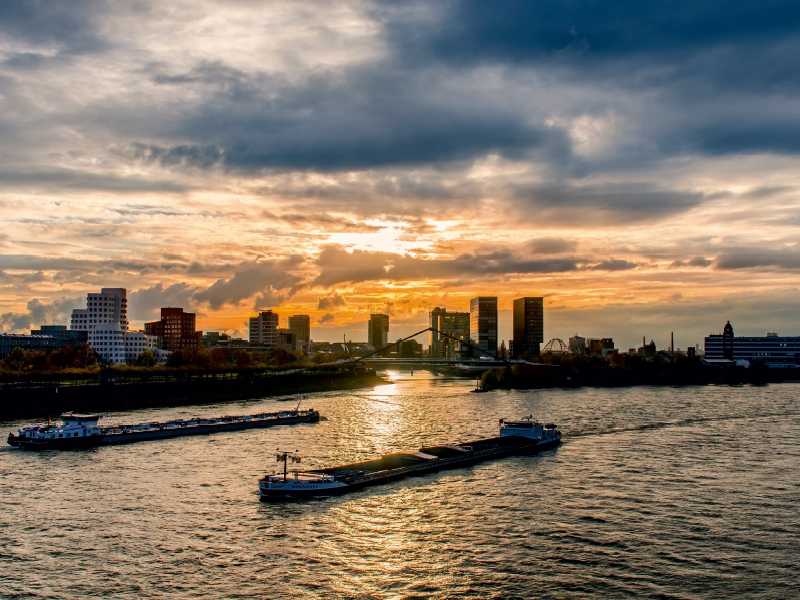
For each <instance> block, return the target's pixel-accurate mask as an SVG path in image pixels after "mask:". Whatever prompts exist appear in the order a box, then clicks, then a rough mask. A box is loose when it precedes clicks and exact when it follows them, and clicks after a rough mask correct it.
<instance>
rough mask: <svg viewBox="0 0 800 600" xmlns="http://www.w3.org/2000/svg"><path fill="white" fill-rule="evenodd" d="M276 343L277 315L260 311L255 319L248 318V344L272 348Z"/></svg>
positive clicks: (269, 311)
mask: <svg viewBox="0 0 800 600" xmlns="http://www.w3.org/2000/svg"><path fill="white" fill-rule="evenodd" d="M277 342H278V313H274V312H272V310H261V311H259V312H258V316H257V317H250V343H251V344H257V345H259V346H261V345H263V346H274V345H275V344H276V343H277Z"/></svg>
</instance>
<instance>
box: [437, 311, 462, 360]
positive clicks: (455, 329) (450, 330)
mask: <svg viewBox="0 0 800 600" xmlns="http://www.w3.org/2000/svg"><path fill="white" fill-rule="evenodd" d="M428 315H429V317H430V326H431V329H432V331H431V332H430V335H429V336H428V356H429V357H430V358H458V356H457V353H456V346H457V344H458V342H457V340H454V339H452V338H462V337H469V313H467V312H447V309H446V308H439V307H438V306H437V307H436V308H434V309H433V310H432V311H431V312H430V313H428ZM440 332H441V333H446V334H447V335H449V336H452V337H447V336H443V335H441V333H440Z"/></svg>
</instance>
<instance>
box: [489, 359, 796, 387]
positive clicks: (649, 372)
mask: <svg viewBox="0 0 800 600" xmlns="http://www.w3.org/2000/svg"><path fill="white" fill-rule="evenodd" d="M797 376H798V370H797V369H770V368H769V367H765V366H763V365H757V366H754V367H751V368H749V369H746V368H744V367H723V368H720V367H709V366H704V365H702V364H701V363H700V362H699V361H691V362H690V361H684V362H674V363H667V362H664V363H653V362H641V363H637V364H635V365H633V366H630V367H621V366H614V365H609V364H608V363H606V362H605V361H593V360H588V361H580V362H577V361H575V362H572V363H566V362H565V363H563V364H561V365H541V366H521V365H514V366H512V367H511V368H510V369H509V368H504V369H498V370H494V371H486V372H484V373H483V375H482V376H481V382H480V389H479V391H484V392H488V391H491V390H497V389H502V390H511V389H515V390H529V389H545V388H577V387H632V386H644V385H647V386H671V387H672V386H692V385H715V384H716V385H746V384H751V385H765V384H768V383H783V382H789V381H792V380H795V379H797Z"/></svg>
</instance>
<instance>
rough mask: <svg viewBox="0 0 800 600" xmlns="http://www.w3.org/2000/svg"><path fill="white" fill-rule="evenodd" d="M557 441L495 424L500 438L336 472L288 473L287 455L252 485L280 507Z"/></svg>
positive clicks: (546, 432) (546, 430)
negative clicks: (279, 470) (274, 471)
mask: <svg viewBox="0 0 800 600" xmlns="http://www.w3.org/2000/svg"><path fill="white" fill-rule="evenodd" d="M560 441H561V431H559V429H558V426H557V425H555V424H553V423H547V424H542V423H539V422H538V421H534V420H533V417H532V416H531V417H528V418H527V419H523V420H521V421H505V420H503V419H501V420H500V435H499V436H498V437H494V438H488V439H483V440H475V441H472V442H464V443H462V444H457V445H445V446H430V447H426V448H420V449H419V450H418V451H416V452H396V453H393V454H387V455H385V456H382V457H381V458H378V459H375V460H368V461H363V462H358V463H352V464H349V465H342V466H339V467H330V468H325V469H316V470H311V471H303V472H301V471H293V472H291V473H289V471H288V462H289V460H291V461H292V462H300V458H299V457H297V456H296V455H293V453H290V452H280V451H279V453H278V454H277V460H278V462H283V473H282V474H273V475H266V476H264V477H263V478H261V479H260V480H259V481H258V488H259V492H260V494H261V499H262V500H264V501H280V500H291V499H301V498H313V497H321V496H332V495H339V494H346V493H348V492H352V491H355V490H359V489H362V488H365V487H371V486H373V485H380V484H383V483H389V482H390V481H397V480H398V479H403V478H405V477H412V476H415V475H424V474H426V473H432V472H435V471H442V470H445V469H458V468H461V467H465V466H468V465H474V464H476V463H480V462H484V461H487V460H493V459H496V458H501V457H504V456H511V455H518V454H527V453H533V452H538V451H539V450H543V449H546V448H552V447H553V446H555V445H557V444H558V443H559V442H560Z"/></svg>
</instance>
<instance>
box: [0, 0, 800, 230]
mask: <svg viewBox="0 0 800 600" xmlns="http://www.w3.org/2000/svg"><path fill="white" fill-rule="evenodd" d="M159 6H160V5H157V4H153V5H151V6H148V5H147V4H146V3H137V4H136V5H135V6H134V7H133V8H121V7H120V5H106V4H105V3H100V2H88V1H81V2H71V3H68V4H67V3H59V2H47V1H43V2H19V3H3V4H0V35H2V36H4V37H6V38H8V39H9V40H12V42H16V43H19V44H22V43H23V42H24V43H26V44H27V45H29V46H30V45H33V46H36V45H38V46H43V47H44V46H48V47H50V46H54V47H55V48H56V52H59V53H63V54H65V55H67V54H68V55H69V56H70V57H72V56H77V55H79V54H81V53H85V52H89V51H96V52H99V53H102V52H107V53H108V54H109V56H113V54H114V52H128V51H129V50H126V49H125V48H130V47H132V46H135V45H136V44H140V45H141V46H139V47H138V49H139V50H141V51H142V52H143V55H146V58H147V59H150V60H147V61H146V62H142V63H141V64H140V65H137V69H138V70H137V71H136V72H135V74H133V73H131V72H126V73H127V75H126V76H130V77H141V78H143V81H141V82H140V83H141V84H142V88H143V89H145V87H146V86H149V87H150V88H155V92H153V93H152V94H148V93H142V95H141V96H140V97H139V96H133V97H125V98H118V97H116V96H115V95H114V93H113V92H110V93H109V94H107V95H106V94H104V95H103V98H102V101H101V102H97V103H91V102H89V103H87V104H86V105H84V104H83V103H77V104H79V105H80V107H79V108H74V109H71V110H70V111H68V112H65V113H64V114H59V112H58V107H57V106H56V107H55V108H53V109H51V110H50V111H49V112H48V113H47V114H46V115H45V116H46V117H47V118H46V119H44V120H43V121H42V124H38V121H37V119H36V116H37V115H38V114H39V113H37V112H36V111H37V110H41V108H40V107H39V105H40V104H43V103H37V102H31V101H30V99H28V98H26V97H25V95H24V94H26V93H30V92H29V91H26V86H23V85H21V83H20V82H19V80H17V79H15V78H14V77H7V78H0V97H7V98H8V100H7V102H8V103H9V110H8V114H12V113H15V112H18V111H21V112H22V113H23V114H26V115H27V116H28V119H27V123H28V127H30V128H31V129H35V128H36V127H40V128H41V129H40V130H37V133H36V134H34V133H30V132H28V131H27V130H24V129H23V128H21V126H20V125H19V123H18V122H17V119H12V118H9V117H2V116H0V139H2V138H3V137H5V138H6V139H7V140H10V139H12V136H11V135H8V134H6V135H4V133H5V132H6V131H9V132H13V133H14V136H13V139H14V140H15V141H14V156H15V157H18V158H19V160H20V161H23V160H24V159H25V156H26V152H27V151H29V150H28V149H27V147H26V143H28V142H30V140H33V139H47V138H48V136H49V135H50V134H52V133H53V132H55V131H57V130H61V129H70V130H76V131H82V132H84V137H85V138H86V139H91V138H92V137H93V135H92V134H93V132H98V137H99V138H102V139H101V141H100V142H98V143H99V144H101V145H102V144H103V143H105V141H106V138H105V137H104V136H105V135H106V134H107V135H108V138H110V143H108V144H106V145H105V146H103V148H105V149H106V150H107V151H108V153H109V156H110V157H111V162H113V163H114V164H116V165H119V164H123V165H128V164H130V163H138V164H141V165H145V166H148V167H153V168H154V169H162V170H179V169H184V170H189V171H199V172H204V171H205V172H208V173H209V174H214V175H216V174H225V171H226V170H227V171H228V174H230V172H234V174H237V175H238V174H242V175H245V176H251V175H252V176H261V175H263V174H265V173H266V174H269V175H272V176H276V177H277V176H278V175H280V174H285V173H286V172H289V173H292V174H294V173H297V172H306V173H315V172H327V173H331V172H339V173H343V174H345V176H348V175H350V174H352V172H353V171H359V174H358V175H359V177H357V178H354V179H358V181H357V182H356V185H355V188H356V189H355V190H354V189H353V188H351V187H348V185H345V184H344V183H343V182H342V183H339V184H338V185H328V182H327V180H325V181H324V182H323V183H320V182H319V181H317V182H308V184H307V185H306V186H305V187H303V186H300V187H298V188H296V189H294V190H293V189H290V188H289V187H286V188H278V189H277V190H276V191H277V192H279V193H286V194H288V195H292V194H294V195H295V196H298V197H299V196H304V195H310V196H313V197H315V198H322V199H326V198H330V199H332V200H333V201H336V202H337V203H342V202H346V203H347V207H348V208H350V207H352V206H354V205H357V204H358V203H366V204H368V205H371V206H373V207H374V206H375V204H376V203H375V201H374V199H375V198H376V197H380V199H381V200H386V199H389V198H401V199H402V200H403V201H404V202H408V203H409V206H408V207H401V208H404V209H407V210H405V211H402V210H398V211H397V212H398V213H400V212H406V213H410V212H416V211H419V210H424V208H420V205H421V204H423V202H422V201H425V200H433V201H435V202H437V203H438V202H444V201H449V202H453V203H455V202H464V201H465V200H472V199H474V198H475V197H478V196H480V195H481V194H482V193H486V192H487V191H488V192H489V194H488V195H486V196H484V197H498V196H500V197H501V198H503V197H505V196H504V195H503V194H502V193H500V194H498V195H495V194H494V193H493V192H495V191H497V190H487V189H486V188H483V187H481V185H482V183H481V182H479V181H476V180H475V179H473V178H470V177H467V176H466V173H467V169H469V168H470V167H471V166H472V165H473V164H474V161H476V160H478V159H481V158H483V157H486V156H487V155H491V154H496V155H499V156H501V157H505V158H508V159H513V160H521V161H528V162H529V163H530V164H532V165H537V166H539V165H544V166H545V167H547V171H546V173H547V175H546V178H547V179H548V180H549V181H550V182H551V183H545V184H541V183H535V184H526V183H515V184H514V185H510V186H508V188H507V190H510V194H511V195H512V199H513V200H514V201H515V202H514V203H515V204H516V205H517V207H518V208H519V214H523V213H524V211H525V210H526V209H528V210H529V213H528V214H529V215H530V216H529V219H530V220H544V222H546V223H553V222H556V221H557V222H563V221H565V220H572V221H574V219H575V215H576V214H579V215H581V216H582V217H583V218H599V219H600V220H599V221H598V222H600V223H602V224H606V223H611V222H614V223H619V222H633V221H647V220H656V219H660V218H664V217H666V216H670V215H673V214H675V213H679V212H682V211H686V210H688V209H690V208H693V207H695V206H698V205H699V204H701V203H702V202H703V201H704V200H706V199H707V197H706V196H703V195H702V194H694V193H691V192H684V191H681V190H670V189H669V187H670V182H664V183H663V184H662V185H654V184H619V185H615V184H605V185H599V184H595V185H592V186H589V185H581V186H578V185H576V182H581V181H585V180H587V179H588V177H587V176H589V175H592V174H596V173H599V174H603V173H604V172H612V171H615V170H627V171H636V170H640V169H644V168H646V167H650V166H652V165H653V164H657V163H658V161H659V160H663V159H664V158H671V157H674V156H686V155H713V156H716V155H726V154H747V153H754V152H758V153H784V154H795V153H798V152H800V106H798V104H797V102H796V101H795V100H794V99H795V98H796V97H797V92H798V90H800V63H798V61H796V60H795V58H794V57H795V56H797V55H798V54H800V36H798V33H799V32H800V5H797V4H796V3H790V2H780V1H777V0H768V1H765V2H760V3H734V4H730V3H728V2H722V1H720V0H714V1H713V2H706V3H700V4H683V3H670V4H663V3H642V2H634V1H632V0H624V1H617V2H612V3H596V2H593V1H590V0H575V1H573V0H569V1H567V0H562V1H545V2H524V1H522V0H507V1H504V2H500V3H486V2H478V1H472V0H462V1H459V0H454V1H450V2H446V3H436V2H425V3H416V4H403V5H398V4H397V3H385V2H375V3H372V4H367V5H366V6H367V11H368V13H369V14H370V15H371V16H372V17H373V18H374V19H376V23H377V24H378V34H377V38H376V40H375V46H376V47H377V48H379V49H380V51H376V52H375V54H374V55H371V56H372V57H371V58H368V59H364V60H351V61H350V62H347V61H345V62H344V63H341V64H337V65H336V66H333V67H329V66H324V64H322V63H320V64H318V65H315V66H314V67H313V68H305V67H297V68H294V70H293V67H284V70H283V71H280V70H272V71H267V70H264V71H260V70H258V69H250V70H248V69H247V68H246V67H242V66H239V67H238V68H237V67H234V66H231V65H229V64H226V63H225V62H224V61H223V60H222V59H218V58H212V59H206V60H198V61H197V62H196V63H195V64H194V65H191V64H188V65H186V64H181V62H180V61H179V60H174V61H173V57H172V56H171V55H170V53H169V52H168V51H164V52H162V53H161V54H159V55H155V54H150V55H148V48H147V46H146V43H147V42H146V41H144V40H146V39H147V38H146V36H144V37H141V38H139V37H136V36H133V37H132V38H131V40H128V41H127V42H126V43H127V44H129V46H124V45H123V44H122V42H121V41H120V40H116V39H114V38H113V36H108V37H107V38H104V37H103V36H102V35H101V33H100V32H102V31H104V29H103V23H104V20H108V21H109V22H110V20H111V19H112V18H115V19H118V20H119V19H120V15H122V14H123V11H125V10H127V11H128V13H130V14H126V15H124V16H125V17H126V18H132V19H136V20H137V26H138V29H137V31H138V32H139V33H140V34H141V32H145V33H147V32H149V29H148V27H149V25H150V22H151V21H152V22H154V21H155V19H156V18H157V16H156V11H155V8H154V7H159ZM364 6H365V5H359V9H361V8H363V7H364ZM109 7H110V8H109ZM165 10H166V9H165ZM220 10H224V7H222V5H220ZM194 13H195V14H193V11H186V12H185V13H183V14H182V18H185V19H187V20H192V19H201V18H203V19H205V18H208V19H209V21H211V20H213V19H212V17H213V7H212V8H211V9H209V10H208V11H207V12H206V13H203V11H202V10H199V9H198V10H196V11H194ZM201 13H203V14H201ZM181 41H182V42H185V40H181ZM22 45H24V44H22ZM287 52H288V53H289V54H291V52H290V51H288V50H287ZM42 56H44V55H40V54H37V52H35V51H31V50H21V51H20V52H19V53H17V54H16V55H13V56H10V55H7V57H8V60H9V61H15V62H14V65H16V66H15V67H14V68H26V65H28V66H29V67H30V68H34V67H36V65H37V64H38V62H37V61H41V60H45V59H44V58H42ZM126 56H128V55H127V54H126ZM114 58H116V59H117V60H120V57H118V56H114ZM120 62H121V63H123V64H124V63H125V60H124V59H123V60H121V61H120ZM288 62H291V61H288ZM113 64H117V63H113ZM237 64H238V63H237ZM298 64H303V63H302V61H300V62H298ZM9 65H10V66H12V65H11V63H9ZM110 68H114V67H113V66H111V67H110ZM68 75H69V72H67V76H68ZM105 79H109V78H105ZM6 92H8V93H6ZM609 115H611V116H616V118H617V121H615V123H617V125H616V126H617V127H618V130H611V131H609V132H607V133H603V134H602V135H601V137H602V138H603V139H604V141H608V148H607V150H605V151H602V152H596V154H595V155H592V156H588V155H584V154H582V153H581V152H580V151H579V150H580V148H579V147H578V146H579V144H578V146H576V142H575V140H576V139H579V136H578V137H577V138H576V137H575V136H574V135H573V133H574V132H572V130H571V129H570V124H571V123H572V122H573V121H574V120H575V119H578V118H580V117H585V116H588V117H596V118H598V119H603V118H605V117H608V116H609ZM553 117H555V118H553ZM53 137H57V136H53ZM30 144H31V146H32V147H33V146H35V145H36V144H34V143H33V142H30ZM6 145H7V146H10V145H11V142H6ZM18 150H19V152H18V153H17V151H18ZM30 152H33V151H32V150H30ZM589 154H591V153H589ZM420 165H425V166H426V167H429V168H430V169H431V170H433V171H436V170H441V171H442V172H443V173H444V172H445V171H447V173H446V174H447V175H448V176H449V178H448V179H449V182H448V183H447V184H444V183H442V182H441V181H439V180H441V179H443V178H442V177H439V175H440V174H439V173H434V174H433V175H429V176H427V177H415V176H413V175H411V174H410V173H409V171H411V170H413V169H414V168H416V167H418V166H420ZM100 168H101V167H96V168H93V171H97V170H99V169H100ZM376 173H377V175H376ZM382 173H383V174H386V176H385V177H382V176H381V174H382ZM166 177H168V175H166ZM517 181H519V180H517ZM523 181H524V179H523ZM453 182H455V183H453ZM0 185H4V186H6V187H8V188H24V187H30V186H40V187H48V188H52V189H54V190H56V189H87V190H89V189H96V190H106V191H114V192H125V191H164V192H181V191H185V190H186V189H187V186H186V185H185V184H182V183H180V182H178V181H177V180H172V181H170V180H165V181H159V180H147V181H144V180H140V179H136V178H126V177H114V176H111V175H102V174H98V173H97V172H91V173H90V172H83V171H78V170H76V171H69V170H66V169H65V170H57V169H56V170H46V171H45V170H33V169H32V168H31V169H27V170H26V169H17V170H13V169H8V170H7V172H4V173H0ZM351 192H355V193H354V194H352V193H351ZM501 192H502V191H501ZM264 193H265V194H268V193H270V190H269V189H265V191H264ZM306 197H307V196H306ZM364 198H367V200H364ZM412 204H413V206H411V205H412ZM431 204H432V203H431ZM512 208H513V207H512ZM531 208H533V209H536V210H530V209H531ZM570 208H572V209H574V211H573V212H572V213H570V211H569V210H568V209H570ZM596 214H599V215H600V216H599V217H596V216H595V215H596ZM588 215H591V217H588ZM522 218H523V219H524V217H522Z"/></svg>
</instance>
